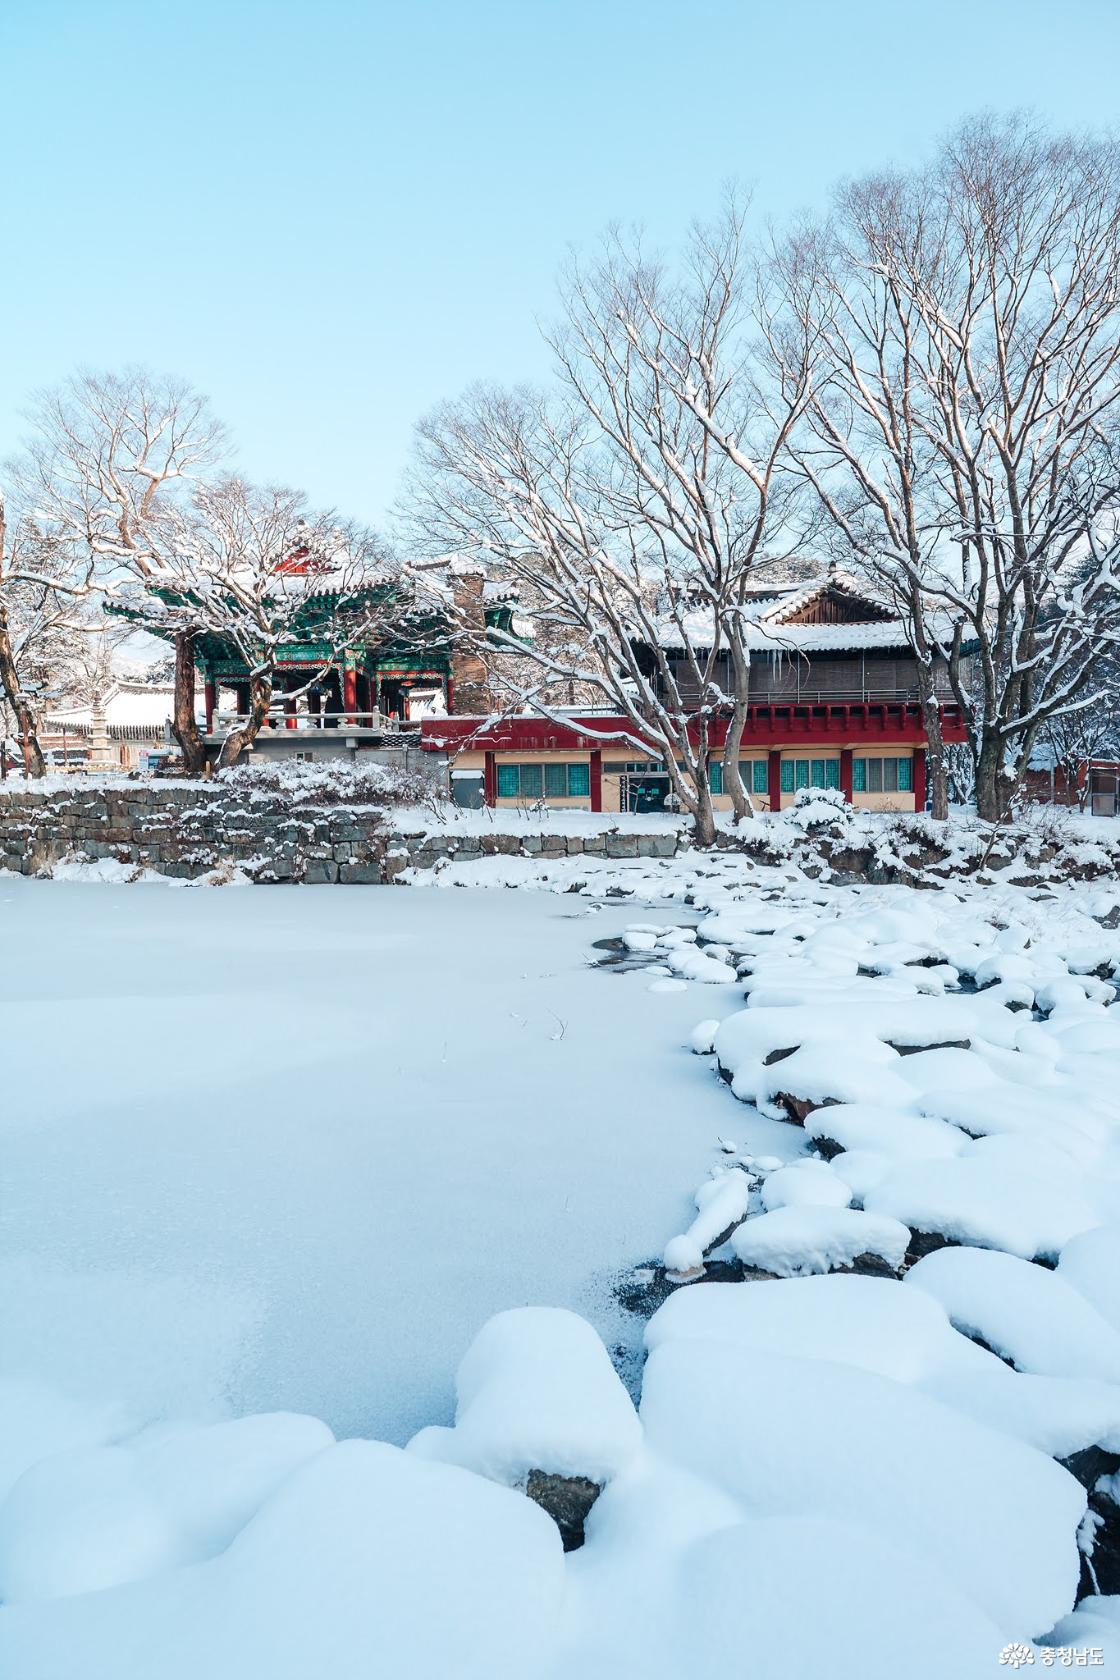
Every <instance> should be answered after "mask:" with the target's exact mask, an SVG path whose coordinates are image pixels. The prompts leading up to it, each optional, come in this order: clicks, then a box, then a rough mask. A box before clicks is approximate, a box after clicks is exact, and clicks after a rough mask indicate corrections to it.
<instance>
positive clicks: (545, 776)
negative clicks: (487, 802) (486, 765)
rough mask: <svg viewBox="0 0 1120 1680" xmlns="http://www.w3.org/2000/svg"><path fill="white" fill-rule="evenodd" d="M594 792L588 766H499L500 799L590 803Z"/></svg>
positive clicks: (539, 764)
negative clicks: (582, 801)
mask: <svg viewBox="0 0 1120 1680" xmlns="http://www.w3.org/2000/svg"><path fill="white" fill-rule="evenodd" d="M590 792H591V766H590V765H588V764H553V763H544V764H541V763H537V764H499V765H498V798H499V799H525V800H537V799H540V798H542V797H543V798H545V799H586V798H587V797H588V795H589V794H590Z"/></svg>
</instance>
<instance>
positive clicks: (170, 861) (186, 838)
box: [0, 781, 682, 885]
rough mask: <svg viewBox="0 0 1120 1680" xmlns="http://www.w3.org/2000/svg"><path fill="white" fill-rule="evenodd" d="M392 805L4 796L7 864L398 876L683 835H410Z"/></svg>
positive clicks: (72, 792) (92, 793) (312, 876)
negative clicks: (81, 862) (449, 862)
mask: <svg viewBox="0 0 1120 1680" xmlns="http://www.w3.org/2000/svg"><path fill="white" fill-rule="evenodd" d="M392 814H393V813H392V811H391V810H389V811H385V810H382V809H380V808H378V807H374V806H347V805H337V806H330V805H313V804H302V803H296V802H293V801H292V800H291V799H290V798H289V797H285V796H281V795H279V794H262V793H257V792H255V793H253V794H251V795H246V794H245V793H243V792H234V791H232V790H230V789H229V788H228V787H224V786H223V785H222V784H221V783H220V782H216V783H207V782H172V781H167V782H139V781H138V782H135V783H130V782H122V783H114V784H112V785H107V786H101V787H94V786H89V785H85V786H78V785H75V786H74V787H73V788H71V787H67V788H66V789H65V790H63V791H54V790H52V791H50V792H43V793H40V792H35V791H30V792H24V791H22V789H21V790H20V791H18V792H16V791H13V792H4V793H0V869H11V870H17V871H19V872H20V873H21V874H24V875H35V874H38V873H39V871H40V870H42V869H44V868H46V867H48V866H49V865H51V864H54V863H59V862H61V861H63V860H64V859H70V858H80V859H90V860H96V859H99V858H111V859H113V860H115V861H116V862H119V863H123V864H132V865H136V866H138V867H145V868H149V869H154V870H157V871H158V872H159V873H160V874H162V875H170V876H176V877H185V878H194V877H196V876H199V875H205V874H208V873H209V872H210V871H211V870H215V869H219V870H228V869H230V868H239V869H242V870H244V871H245V872H246V873H247V874H248V875H250V876H251V877H252V879H253V880H255V881H261V882H270V881H306V882H335V881H337V882H344V883H346V882H349V883H355V884H367V885H372V884H377V883H379V882H391V881H393V880H394V879H395V878H396V877H397V876H398V875H400V874H401V873H402V872H403V871H404V870H405V869H408V868H409V867H410V866H415V867H417V868H421V869H423V868H431V867H433V866H434V865H435V864H436V863H437V862H439V861H440V860H441V859H442V858H446V857H456V858H461V859H464V860H470V859H474V858H481V857H492V856H496V855H499V854H501V855H506V856H518V855H520V856H524V857H536V856H544V857H566V856H573V855H579V854H581V853H585V852H586V853H589V854H591V855H594V856H598V857H609V858H634V857H647V858H653V857H673V856H674V855H675V854H676V852H677V849H678V846H679V845H681V844H682V842H681V841H680V840H679V838H678V836H677V835H675V834H664V833H662V834H610V833H607V834H593V835H586V836H567V835H562V834H529V833H527V834H524V835H512V834H481V835H470V834H468V835H463V834H448V835H441V834H439V833H431V832H430V831H428V830H426V829H425V830H419V829H418V830H416V831H412V832H405V831H403V830H401V829H399V828H395V827H394V826H393V825H392Z"/></svg>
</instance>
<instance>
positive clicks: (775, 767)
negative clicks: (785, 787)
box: [769, 752, 782, 811]
mask: <svg viewBox="0 0 1120 1680" xmlns="http://www.w3.org/2000/svg"><path fill="white" fill-rule="evenodd" d="M769 782H770V789H769V792H770V809H771V810H772V811H780V810H781V808H782V755H781V753H780V752H772V753H771V754H770V757H769Z"/></svg>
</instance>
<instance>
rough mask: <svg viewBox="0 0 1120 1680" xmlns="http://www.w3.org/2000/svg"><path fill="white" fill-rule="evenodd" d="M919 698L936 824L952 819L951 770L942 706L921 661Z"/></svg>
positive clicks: (919, 662) (927, 772)
mask: <svg viewBox="0 0 1120 1680" xmlns="http://www.w3.org/2000/svg"><path fill="white" fill-rule="evenodd" d="M918 695H919V698H920V700H921V704H922V723H923V724H924V726H925V732H926V776H927V779H928V785H929V792H930V803H931V806H932V814H933V818H934V821H935V822H947V821H948V820H949V771H948V767H947V765H946V763H945V737H944V736H943V734H942V732H941V705H940V702H939V701H938V698H937V695H936V692H935V690H934V686H933V676H932V673H931V672H930V670H929V668H928V667H927V666H926V665H925V664H924V663H923V662H922V660H920V659H919V661H918Z"/></svg>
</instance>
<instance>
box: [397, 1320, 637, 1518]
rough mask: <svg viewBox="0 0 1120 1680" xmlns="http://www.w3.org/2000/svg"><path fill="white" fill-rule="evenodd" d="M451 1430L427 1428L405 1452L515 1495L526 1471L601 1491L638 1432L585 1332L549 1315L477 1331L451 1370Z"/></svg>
mask: <svg viewBox="0 0 1120 1680" xmlns="http://www.w3.org/2000/svg"><path fill="white" fill-rule="evenodd" d="M456 1394H457V1404H456V1408H455V1425H454V1428H451V1429H447V1428H443V1427H441V1426H440V1425H431V1426H430V1427H429V1428H427V1429H422V1430H421V1431H420V1432H419V1434H417V1435H414V1436H413V1438H412V1440H411V1441H410V1442H409V1443H408V1451H409V1452H410V1453H412V1454H414V1455H415V1456H417V1457H422V1458H429V1459H441V1460H443V1461H444V1462H445V1463H450V1464H459V1465H463V1466H464V1467H466V1468H468V1469H471V1470H474V1471H477V1473H478V1474H479V1475H480V1476H485V1477H487V1478H488V1479H489V1480H491V1481H494V1482H502V1483H504V1484H505V1485H506V1486H507V1487H522V1486H523V1485H524V1483H525V1481H526V1479H527V1477H528V1475H529V1472H530V1470H544V1471H547V1472H550V1473H551V1474H554V1475H558V1476H586V1477H587V1478H588V1480H590V1481H593V1482H599V1483H605V1482H608V1481H610V1479H611V1477H612V1476H615V1475H617V1474H618V1473H619V1472H620V1471H621V1470H623V1469H625V1467H626V1466H627V1464H629V1462H630V1460H631V1459H632V1458H633V1456H634V1454H635V1453H636V1452H637V1450H638V1448H639V1446H640V1444H641V1425H640V1424H639V1422H638V1417H637V1413H636V1412H635V1410H634V1407H633V1404H632V1402H631V1400H630V1396H629V1395H628V1394H627V1392H626V1390H625V1388H624V1387H623V1385H622V1383H621V1381H620V1380H619V1377H618V1375H617V1373H616V1371H615V1369H614V1366H613V1365H612V1364H611V1362H610V1358H609V1357H608V1355H607V1351H606V1349H605V1348H604V1346H603V1344H602V1342H601V1341H600V1339H599V1337H598V1336H597V1335H596V1334H595V1331H594V1330H593V1329H592V1328H591V1326H590V1325H589V1324H588V1323H587V1322H586V1320H584V1319H582V1318H580V1317H579V1316H578V1314H576V1313H572V1312H567V1311H565V1310H563V1309H562V1308H559V1307H514V1308H512V1309H511V1310H510V1311H508V1312H503V1313H498V1314H497V1315H496V1316H495V1317H494V1318H492V1319H490V1321H489V1322H488V1323H487V1324H485V1325H484V1326H483V1328H482V1329H481V1330H480V1331H479V1333H478V1335H477V1336H476V1337H475V1339H474V1341H473V1342H472V1343H471V1345H470V1347H469V1348H468V1350H467V1353H466V1355H465V1356H464V1359H463V1362H462V1364H461V1365H460V1366H459V1374H458V1378H457V1381H456Z"/></svg>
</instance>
